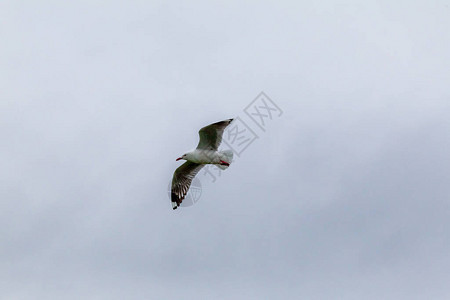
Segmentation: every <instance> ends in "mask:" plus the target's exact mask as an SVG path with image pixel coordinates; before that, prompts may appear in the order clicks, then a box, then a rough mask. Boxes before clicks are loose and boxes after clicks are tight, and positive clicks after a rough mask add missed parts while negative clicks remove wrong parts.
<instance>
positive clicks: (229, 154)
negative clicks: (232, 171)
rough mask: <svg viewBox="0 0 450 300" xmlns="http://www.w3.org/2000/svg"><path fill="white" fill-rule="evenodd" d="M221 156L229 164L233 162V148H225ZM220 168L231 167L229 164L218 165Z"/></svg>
mask: <svg viewBox="0 0 450 300" xmlns="http://www.w3.org/2000/svg"><path fill="white" fill-rule="evenodd" d="M220 154H221V155H220V156H221V160H223V161H224V162H227V163H228V164H231V162H232V161H233V151H231V150H223V151H220ZM217 166H218V167H219V168H221V169H222V170H225V169H227V168H228V167H229V165H228V166H227V165H217Z"/></svg>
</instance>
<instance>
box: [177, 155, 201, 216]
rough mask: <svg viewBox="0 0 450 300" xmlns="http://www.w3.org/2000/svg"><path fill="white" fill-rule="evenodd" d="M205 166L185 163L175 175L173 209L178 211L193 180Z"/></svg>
mask: <svg viewBox="0 0 450 300" xmlns="http://www.w3.org/2000/svg"><path fill="white" fill-rule="evenodd" d="M203 166H204V165H202V164H196V163H193V162H190V161H187V162H185V163H184V164H182V165H181V166H179V167H178V169H176V170H175V173H173V178H172V195H171V200H172V208H173V209H177V207H178V206H180V204H181V202H182V201H183V199H184V197H186V194H187V192H188V191H189V187H190V186H191V182H192V179H194V177H195V175H197V173H198V171H200V169H201V168H203Z"/></svg>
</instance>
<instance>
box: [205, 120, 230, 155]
mask: <svg viewBox="0 0 450 300" xmlns="http://www.w3.org/2000/svg"><path fill="white" fill-rule="evenodd" d="M231 121H233V119H228V120H225V121H220V122H217V123H213V124H211V125H208V126H205V127H203V128H202V129H200V131H199V132H198V135H199V136H200V141H199V142H198V146H197V149H202V150H217V148H219V145H220V143H221V142H222V135H223V131H224V130H225V128H226V127H227V126H228V125H230V123H231Z"/></svg>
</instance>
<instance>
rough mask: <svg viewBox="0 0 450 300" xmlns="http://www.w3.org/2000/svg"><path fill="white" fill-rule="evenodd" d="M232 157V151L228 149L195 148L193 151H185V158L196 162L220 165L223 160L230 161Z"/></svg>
mask: <svg viewBox="0 0 450 300" xmlns="http://www.w3.org/2000/svg"><path fill="white" fill-rule="evenodd" d="M232 159H233V152H232V151H229V150H225V151H215V150H202V149H195V150H194V151H191V152H188V153H186V160H187V161H190V162H193V163H197V164H215V165H221V162H223V161H225V162H227V163H231V160H232Z"/></svg>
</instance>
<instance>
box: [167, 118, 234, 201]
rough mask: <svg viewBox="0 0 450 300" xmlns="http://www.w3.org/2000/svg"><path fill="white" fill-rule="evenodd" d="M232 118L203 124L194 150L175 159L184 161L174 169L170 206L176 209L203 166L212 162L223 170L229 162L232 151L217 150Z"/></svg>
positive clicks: (231, 157)
mask: <svg viewBox="0 0 450 300" xmlns="http://www.w3.org/2000/svg"><path fill="white" fill-rule="evenodd" d="M232 121H233V119H228V120H225V121H220V122H217V123H213V124H211V125H208V126H205V127H203V128H202V129H200V131H199V132H198V134H199V136H200V141H199V142H198V145H197V148H196V149H195V150H194V151H191V152H187V153H185V154H183V155H182V156H181V157H179V158H177V159H176V160H177V161H178V160H180V159H184V160H186V162H185V163H184V164H182V165H181V166H180V167H178V169H176V170H175V173H174V174H173V178H172V193H171V200H172V208H173V209H177V208H178V207H179V206H180V204H181V202H182V201H183V199H184V197H186V194H187V192H188V191H189V187H190V186H191V182H192V180H193V179H194V177H195V175H197V173H198V172H199V171H200V170H201V168H203V167H204V166H205V164H213V165H216V166H218V167H219V168H221V169H222V170H225V169H226V168H228V167H229V166H230V164H231V161H232V159H233V151H231V150H224V151H218V150H217V149H218V148H219V145H220V143H221V142H222V135H223V132H224V130H225V128H226V127H227V126H228V125H230V123H231V122H232Z"/></svg>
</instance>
